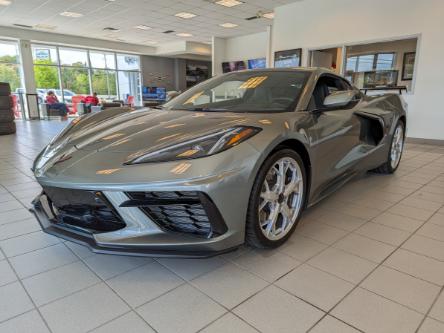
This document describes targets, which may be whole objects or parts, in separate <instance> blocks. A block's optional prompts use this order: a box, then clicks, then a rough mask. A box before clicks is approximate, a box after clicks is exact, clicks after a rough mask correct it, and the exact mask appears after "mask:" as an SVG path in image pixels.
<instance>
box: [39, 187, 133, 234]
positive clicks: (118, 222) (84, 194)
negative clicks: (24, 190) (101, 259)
mask: <svg viewBox="0 0 444 333" xmlns="http://www.w3.org/2000/svg"><path fill="white" fill-rule="evenodd" d="M43 191H44V193H45V194H46V196H47V197H48V198H49V201H50V203H51V205H52V210H53V213H54V215H55V216H56V219H57V220H56V221H54V222H55V223H58V224H61V225H64V226H70V227H73V228H76V229H78V230H79V231H83V232H88V233H95V232H107V231H115V230H119V229H122V228H124V227H125V223H124V222H123V221H122V219H121V218H120V216H119V215H118V214H117V212H115V211H114V209H113V208H112V206H111V205H110V204H109V203H108V201H107V200H106V198H105V197H104V196H103V194H102V193H100V192H94V191H85V190H71V189H63V188H57V187H44V188H43Z"/></svg>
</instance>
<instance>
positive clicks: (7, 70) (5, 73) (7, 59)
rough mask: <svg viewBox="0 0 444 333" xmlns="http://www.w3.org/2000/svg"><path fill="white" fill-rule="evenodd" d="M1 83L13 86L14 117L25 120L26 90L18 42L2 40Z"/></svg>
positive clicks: (0, 42) (0, 48)
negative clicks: (23, 111)
mask: <svg viewBox="0 0 444 333" xmlns="http://www.w3.org/2000/svg"><path fill="white" fill-rule="evenodd" d="M0 82H7V83H9V85H10V86H11V93H12V101H13V109H14V115H15V117H16V118H23V117H24V115H23V113H22V110H23V105H24V99H25V95H24V92H25V91H24V88H23V83H22V65H21V61H20V53H19V49H18V44H17V43H16V42H10V41H2V40H0Z"/></svg>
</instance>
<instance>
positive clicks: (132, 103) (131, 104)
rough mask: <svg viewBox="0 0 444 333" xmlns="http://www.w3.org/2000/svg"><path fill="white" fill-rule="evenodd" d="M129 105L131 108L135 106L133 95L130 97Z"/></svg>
mask: <svg viewBox="0 0 444 333" xmlns="http://www.w3.org/2000/svg"><path fill="white" fill-rule="evenodd" d="M127 104H128V105H129V106H134V96H131V95H129V96H128V100H127Z"/></svg>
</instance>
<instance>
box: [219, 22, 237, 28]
mask: <svg viewBox="0 0 444 333" xmlns="http://www.w3.org/2000/svg"><path fill="white" fill-rule="evenodd" d="M219 25H220V26H221V27H223V28H236V27H237V26H238V25H237V24H234V23H228V22H227V23H222V24H219Z"/></svg>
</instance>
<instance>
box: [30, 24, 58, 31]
mask: <svg viewBox="0 0 444 333" xmlns="http://www.w3.org/2000/svg"><path fill="white" fill-rule="evenodd" d="M34 28H36V29H43V30H54V29H55V28H57V27H56V26H55V25H51V24H43V23H41V24H36V25H35V26H34Z"/></svg>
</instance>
